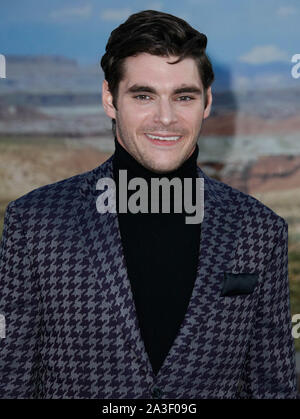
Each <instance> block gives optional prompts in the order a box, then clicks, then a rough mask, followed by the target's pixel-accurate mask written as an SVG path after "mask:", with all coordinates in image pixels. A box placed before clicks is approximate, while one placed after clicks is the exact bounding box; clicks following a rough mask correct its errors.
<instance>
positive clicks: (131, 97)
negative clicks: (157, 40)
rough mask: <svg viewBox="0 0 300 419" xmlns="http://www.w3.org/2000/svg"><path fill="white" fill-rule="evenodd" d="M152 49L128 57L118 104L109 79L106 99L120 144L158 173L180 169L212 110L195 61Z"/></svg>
mask: <svg viewBox="0 0 300 419" xmlns="http://www.w3.org/2000/svg"><path fill="white" fill-rule="evenodd" d="M177 58H178V57H175V56H169V57H160V56H156V55H151V54H147V53H141V54H139V55H137V56H131V57H127V58H126V60H125V63H124V66H125V74H124V78H123V80H122V81H121V82H120V84H119V90H118V99H117V108H118V110H116V109H115V108H114V106H113V105H112V96H111V94H110V92H109V90H108V84H107V82H106V80H104V82H103V89H102V98H103V106H104V109H105V111H106V114H107V115H108V116H109V117H110V118H114V119H115V120H116V134H117V140H118V141H119V143H120V144H121V145H122V146H123V147H124V148H125V149H126V150H127V151H128V152H129V153H130V154H131V155H132V156H133V157H134V158H135V159H136V160H137V161H138V162H139V163H141V164H142V165H143V166H144V167H146V168H147V169H150V170H152V171H154V172H157V173H162V172H169V171H172V170H175V169H177V168H178V167H179V166H181V165H182V163H183V162H184V161H185V160H186V159H188V157H189V156H190V155H191V154H192V152H193V151H194V149H195V145H196V142H197V139H198V136H199V133H200V129H201V125H202V121H203V119H205V118H207V117H208V115H209V113H210V108H211V102H212V97H211V89H210V88H209V89H207V105H206V108H205V98H204V89H203V85H202V81H201V79H200V76H199V73H198V69H197V65H196V62H195V61H194V59H192V58H185V59H184V60H182V61H180V62H179V63H177V64H173V65H171V64H168V63H167V62H168V61H171V62H173V61H175V60H176V59H177Z"/></svg>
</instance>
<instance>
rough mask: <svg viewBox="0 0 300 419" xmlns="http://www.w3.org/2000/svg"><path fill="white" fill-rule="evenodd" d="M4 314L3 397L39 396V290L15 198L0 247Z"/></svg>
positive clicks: (0, 388)
mask: <svg viewBox="0 0 300 419" xmlns="http://www.w3.org/2000/svg"><path fill="white" fill-rule="evenodd" d="M0 315H1V319H2V323H1V325H2V331H1V338H0V348H1V350H0V398H2V399H3V398H5V399H7V398H9V399H10V398H38V397H39V391H40V384H39V376H38V372H39V340H40V333H39V332H40V313H39V291H38V289H37V287H36V284H35V278H34V275H33V272H32V269H31V264H30V258H29V254H28V243H27V240H26V236H25V234H24V231H23V229H22V225H21V219H20V216H19V215H18V213H17V209H16V205H15V201H13V202H11V203H10V204H9V205H8V207H7V209H6V213H5V219H4V228H3V235H2V241H1V246H0ZM3 316H4V317H3ZM4 325H5V330H4Z"/></svg>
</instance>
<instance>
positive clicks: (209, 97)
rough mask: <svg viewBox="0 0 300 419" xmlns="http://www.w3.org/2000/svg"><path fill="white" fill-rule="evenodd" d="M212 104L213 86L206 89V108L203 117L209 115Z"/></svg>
mask: <svg viewBox="0 0 300 419" xmlns="http://www.w3.org/2000/svg"><path fill="white" fill-rule="evenodd" d="M211 105H212V93H211V87H209V88H208V89H207V90H206V108H205V109H204V114H203V119H206V118H207V117H208V116H209V114H210V110H211Z"/></svg>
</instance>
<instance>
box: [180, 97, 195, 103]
mask: <svg viewBox="0 0 300 419" xmlns="http://www.w3.org/2000/svg"><path fill="white" fill-rule="evenodd" d="M177 99H178V100H179V102H189V101H190V100H194V98H193V97H191V96H180V97H179V98H177Z"/></svg>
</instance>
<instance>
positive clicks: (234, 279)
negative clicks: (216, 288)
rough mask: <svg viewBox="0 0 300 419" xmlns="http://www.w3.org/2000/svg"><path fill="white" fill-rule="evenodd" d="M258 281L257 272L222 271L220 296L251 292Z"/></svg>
mask: <svg viewBox="0 0 300 419" xmlns="http://www.w3.org/2000/svg"><path fill="white" fill-rule="evenodd" d="M257 281H258V274H257V273H237V274H234V273H231V272H224V283H223V289H222V292H221V296H222V297H225V296H231V295H243V294H251V293H252V292H253V291H254V288H255V286H256V284H257Z"/></svg>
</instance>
